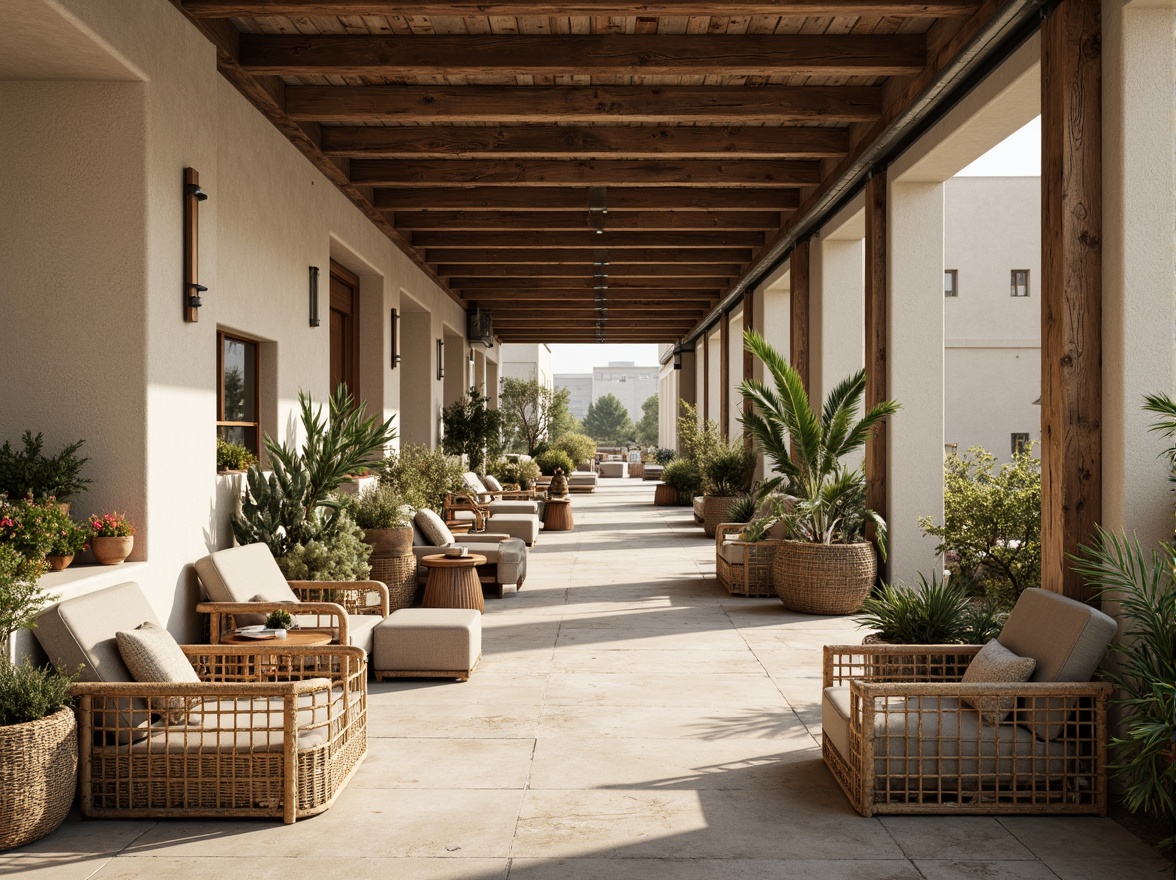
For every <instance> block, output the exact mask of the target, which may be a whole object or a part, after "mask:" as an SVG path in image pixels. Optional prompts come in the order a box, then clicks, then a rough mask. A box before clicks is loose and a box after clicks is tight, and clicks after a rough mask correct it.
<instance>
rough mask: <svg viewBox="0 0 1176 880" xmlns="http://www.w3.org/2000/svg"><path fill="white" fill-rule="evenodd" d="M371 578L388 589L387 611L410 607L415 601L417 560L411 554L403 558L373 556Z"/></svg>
mask: <svg viewBox="0 0 1176 880" xmlns="http://www.w3.org/2000/svg"><path fill="white" fill-rule="evenodd" d="M370 562H371V566H372V573H371V578H372V580H374V581H380V582H381V583H384V584H386V585H387V587H388V611H389V613H390V612H392V611H397V610H399V609H401V608H408V607H410V606H411V605H412V604H413V602H415V601H416V593H417V558H416V556H414V555H413V554H412V553H407V554H405V555H404V556H373V557H372V558H371V560H370Z"/></svg>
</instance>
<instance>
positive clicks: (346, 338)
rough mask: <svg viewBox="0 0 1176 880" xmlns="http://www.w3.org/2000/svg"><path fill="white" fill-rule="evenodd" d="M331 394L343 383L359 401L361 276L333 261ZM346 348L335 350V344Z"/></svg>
mask: <svg viewBox="0 0 1176 880" xmlns="http://www.w3.org/2000/svg"><path fill="white" fill-rule="evenodd" d="M330 313H331V317H330V334H331V349H332V350H331V373H332V375H331V393H334V391H335V388H336V387H337V386H338V383H339V382H340V381H342V382H346V383H347V390H348V391H350V392H351V396H352V397H353V398H354V399H355V400H357V401H358V400H359V396H360V395H359V276H357V275H355V274H354V273H353V272H350V271H348V270H347V269H345V268H344V267H342V266H340V265H339V264H338V263H336V262H335V261H334V260H332V261H331V308H330ZM339 344H341V345H342V346H343V350H342V351H338V352H336V351H335V347H336V345H339Z"/></svg>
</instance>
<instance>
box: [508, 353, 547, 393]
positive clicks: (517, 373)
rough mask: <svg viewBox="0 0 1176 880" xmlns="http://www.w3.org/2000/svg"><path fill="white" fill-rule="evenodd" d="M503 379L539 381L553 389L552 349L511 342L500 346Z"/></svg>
mask: <svg viewBox="0 0 1176 880" xmlns="http://www.w3.org/2000/svg"><path fill="white" fill-rule="evenodd" d="M499 350H500V356H499V362H500V363H501V364H502V375H503V378H512V379H538V380H539V382H540V384H542V385H544V386H546V387H548V388H552V387H554V380H553V377H552V373H551V349H550V348H549V347H548V346H547V345H545V344H543V343H539V344H532V343H522V342H509V343H504V344H503V345H501V346H499Z"/></svg>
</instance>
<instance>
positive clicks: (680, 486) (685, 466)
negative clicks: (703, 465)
mask: <svg viewBox="0 0 1176 880" xmlns="http://www.w3.org/2000/svg"><path fill="white" fill-rule="evenodd" d="M662 482H663V483H665V484H666V485H667V486H669V487H671V488H673V489H676V490H677V491H678V503H679V504H691V503H693V501H692V499H693V498H694V496H695V495H697V494H698V493H700V492H701V491H702V473H701V472H700V471H699V469H698V465H696V464H695V463H694V462H692V461H689V460H687V459H685V458H679V459H677V460H675V461H671V462H670V463H669V464H668V465H666V469H665V470H664V471H662Z"/></svg>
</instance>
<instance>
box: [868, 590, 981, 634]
mask: <svg viewBox="0 0 1176 880" xmlns="http://www.w3.org/2000/svg"><path fill="white" fill-rule="evenodd" d="M967 608H968V591H967V589H966V588H965V587H963V586H962V585H957V584H956V583H955V582H954V581H942V580H940V579H939V578H938V577H936V576H934V575H932V577H931V580H927V578H926V577H924V576H923V575H919V583H918V584H915V585H907V584H882V586H881V587H879V588H878V589H877V590H876V592H875V594H874V595H873V596H870V597H869V598H868V599H866V600H865V601H864V602H862V607H861V613H860V614H859V615H858V616H857V617H855V618H854V622H855V623H856V624H857V625H858V626H859V627H861V628H863V629H865V628H869V629H872V630H874V631H875V633H876V634H877V636H878V638H880V639H881V640H882V641H884V642H890V643H893V644H898V645H949V644H952V643H955V642H960V641H963V632H964V614H965V613H966V611H967Z"/></svg>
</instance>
